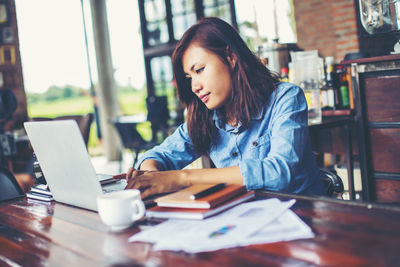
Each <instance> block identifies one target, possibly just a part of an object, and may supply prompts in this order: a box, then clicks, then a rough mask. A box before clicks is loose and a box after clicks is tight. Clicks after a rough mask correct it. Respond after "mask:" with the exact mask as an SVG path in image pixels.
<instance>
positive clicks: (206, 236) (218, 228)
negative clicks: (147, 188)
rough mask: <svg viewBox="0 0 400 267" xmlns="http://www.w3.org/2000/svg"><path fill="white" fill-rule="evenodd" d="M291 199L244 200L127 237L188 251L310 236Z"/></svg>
mask: <svg viewBox="0 0 400 267" xmlns="http://www.w3.org/2000/svg"><path fill="white" fill-rule="evenodd" d="M294 202H295V201H294V200H290V201H287V202H281V201H280V200H278V199H276V198H275V199H267V200H259V201H253V202H248V203H243V204H241V205H239V206H236V207H234V208H232V209H230V210H228V211H226V212H224V213H222V214H220V215H217V216H215V217H211V218H209V219H206V220H203V221H197V220H169V221H166V222H164V223H161V224H159V225H156V226H154V227H152V228H150V229H148V230H145V231H142V232H139V233H137V234H135V235H133V236H131V237H130V238H129V241H130V242H135V241H142V242H151V243H154V247H153V249H154V250H183V251H186V252H190V253H197V252H203V251H213V250H218V249H223V248H231V247H236V246H244V245H250V244H259V243H267V242H277V241H283V240H292V239H297V238H310V237H313V236H314V235H313V233H312V231H311V229H310V228H309V227H308V226H307V225H306V224H304V223H303V222H302V221H301V219H300V218H299V217H298V216H297V215H296V214H295V213H294V212H292V211H291V210H290V209H289V208H290V207H291V206H292V205H293V204H294Z"/></svg>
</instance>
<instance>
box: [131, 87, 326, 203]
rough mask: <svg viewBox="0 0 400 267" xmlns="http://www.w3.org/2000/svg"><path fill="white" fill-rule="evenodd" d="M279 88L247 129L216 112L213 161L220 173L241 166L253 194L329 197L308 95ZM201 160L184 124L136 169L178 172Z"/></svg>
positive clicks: (152, 151)
mask: <svg viewBox="0 0 400 267" xmlns="http://www.w3.org/2000/svg"><path fill="white" fill-rule="evenodd" d="M277 85H278V86H277V89H276V90H275V91H274V92H273V93H272V94H271V96H270V98H269V101H267V104H266V105H265V107H264V108H263V110H262V112H261V113H260V114H259V115H258V116H255V117H254V118H252V120H251V122H250V123H249V125H248V127H247V128H244V127H243V126H241V124H240V123H239V124H238V125H237V127H233V126H231V125H229V124H226V123H223V122H222V121H221V119H220V118H219V117H218V115H217V112H216V111H214V121H215V125H216V127H217V129H218V136H217V138H218V139H217V140H216V145H215V146H213V147H212V148H211V150H210V154H209V156H210V158H211V160H212V161H213V163H214V165H215V166H216V167H217V168H223V167H230V166H239V167H240V172H241V174H242V176H243V181H244V184H245V185H246V187H247V189H249V190H254V189H266V190H272V191H280V192H286V193H301V194H307V195H324V190H323V186H322V181H321V180H320V178H319V168H318V166H317V163H316V160H315V156H314V154H313V152H312V151H311V145H310V138H309V133H308V124H307V120H308V118H307V103H306V100H305V97H304V93H303V91H302V89H301V88H299V87H298V86H296V85H293V84H291V83H278V84H277ZM198 157H199V155H198V154H196V152H195V151H194V148H193V145H192V143H191V140H190V137H189V134H188V131H187V125H186V123H184V124H182V125H181V126H180V127H179V128H178V129H177V130H176V131H175V132H174V133H173V134H172V135H170V136H169V137H168V138H166V139H165V140H164V142H163V143H162V144H160V145H158V146H155V147H154V148H153V149H151V150H149V151H147V152H146V153H144V155H143V156H142V157H141V158H140V160H139V162H138V164H137V166H140V164H141V163H142V162H143V161H144V160H146V159H154V160H157V161H159V162H160V163H161V164H162V165H163V166H164V170H177V169H182V168H184V167H185V166H186V165H187V164H189V163H191V162H192V161H194V160H195V159H197V158H198ZM227 179H229V177H227Z"/></svg>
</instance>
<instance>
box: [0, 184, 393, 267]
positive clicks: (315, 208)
mask: <svg viewBox="0 0 400 267" xmlns="http://www.w3.org/2000/svg"><path fill="white" fill-rule="evenodd" d="M257 196H258V197H260V198H267V197H278V198H280V199H282V200H285V199H290V198H296V199H297V201H296V204H295V205H294V207H293V208H292V210H294V211H295V212H296V213H297V214H298V215H299V216H300V217H301V218H302V219H303V220H304V221H305V222H306V223H307V224H308V225H309V226H311V228H312V229H313V231H314V232H315V234H316V237H315V238H312V239H304V240H296V241H290V242H278V243H272V244H261V245H252V246H248V247H241V248H234V249H226V250H220V251H216V252H207V253H199V254H188V253H184V252H179V253H178V252H170V251H153V250H152V245H151V244H148V243H128V242H127V239H128V237H129V236H131V235H132V234H134V233H136V232H138V231H139V228H138V227H137V226H132V227H131V228H129V229H127V230H125V231H123V232H120V233H117V234H115V233H110V232H108V230H107V228H106V227H105V226H104V225H103V224H102V223H101V221H100V219H99V216H98V215H97V213H94V212H91V211H87V210H83V209H79V208H74V207H70V206H66V205H63V204H59V203H54V202H53V203H40V202H34V201H32V200H27V199H25V198H21V199H18V200H12V201H8V202H2V203H0V266H3V265H11V266H14V265H15V266H19V265H22V266H43V265H48V266H108V265H129V266H173V267H177V266H191V267H196V266H202V267H203V266H218V267H221V266H272V265H273V266H276V265H288V266H293V265H296V266H297V265H325V266H326V265H329V266H361V265H362V266H365V265H368V266H396V265H397V266H398V264H399V263H400V253H399V247H400V208H399V207H388V206H383V205H377V204H373V205H370V204H362V203H355V202H350V201H340V200H333V199H328V198H319V199H316V198H308V197H303V196H293V195H284V194H274V193H268V192H263V191H260V192H257Z"/></svg>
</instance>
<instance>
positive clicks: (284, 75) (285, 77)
mask: <svg viewBox="0 0 400 267" xmlns="http://www.w3.org/2000/svg"><path fill="white" fill-rule="evenodd" d="M281 82H289V69H288V68H286V67H282V68H281Z"/></svg>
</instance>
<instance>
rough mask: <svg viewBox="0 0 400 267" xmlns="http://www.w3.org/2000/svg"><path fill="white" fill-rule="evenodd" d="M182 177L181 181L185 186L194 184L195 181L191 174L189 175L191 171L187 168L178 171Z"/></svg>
mask: <svg viewBox="0 0 400 267" xmlns="http://www.w3.org/2000/svg"><path fill="white" fill-rule="evenodd" d="M177 172H178V174H179V177H180V181H181V182H180V183H181V184H182V185H183V186H184V187H187V186H191V185H193V182H192V180H191V176H190V175H189V172H188V171H187V170H180V171H177Z"/></svg>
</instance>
